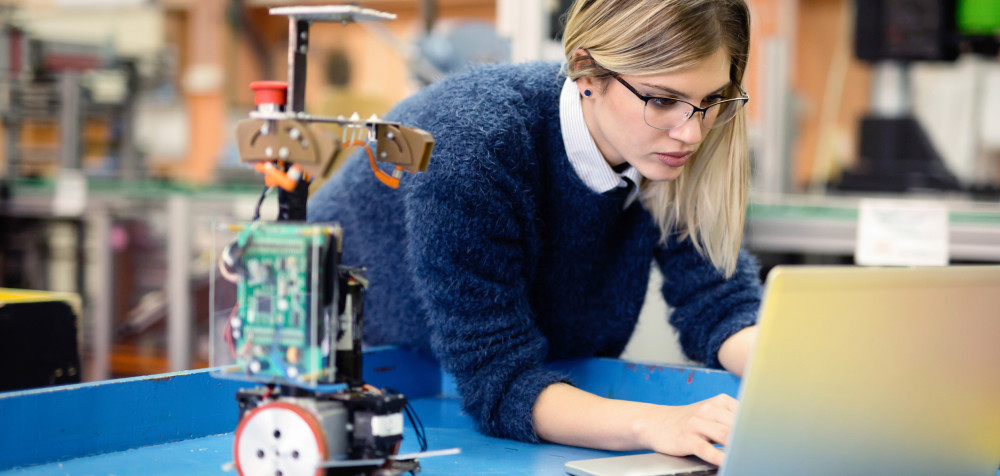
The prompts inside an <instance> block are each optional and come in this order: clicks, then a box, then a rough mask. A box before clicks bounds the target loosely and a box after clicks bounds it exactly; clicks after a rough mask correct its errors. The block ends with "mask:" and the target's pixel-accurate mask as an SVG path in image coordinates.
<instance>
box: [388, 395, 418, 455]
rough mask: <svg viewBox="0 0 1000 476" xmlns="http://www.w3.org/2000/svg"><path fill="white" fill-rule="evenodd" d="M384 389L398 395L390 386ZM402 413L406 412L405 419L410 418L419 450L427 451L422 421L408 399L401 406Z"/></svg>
mask: <svg viewBox="0 0 1000 476" xmlns="http://www.w3.org/2000/svg"><path fill="white" fill-rule="evenodd" d="M385 391H386V392H387V393H391V394H394V395H399V392H397V391H395V390H393V389H391V388H386V389H385ZM403 413H406V419H408V420H410V426H412V427H413V432H414V433H416V434H417V443H418V444H419V445H420V452H421V453H422V452H424V451H427V433H426V431H425V430H424V422H423V421H421V420H420V415H418V414H417V411H416V410H415V409H414V408H413V405H410V401H409V400H407V401H406V405H405V406H404V407H403Z"/></svg>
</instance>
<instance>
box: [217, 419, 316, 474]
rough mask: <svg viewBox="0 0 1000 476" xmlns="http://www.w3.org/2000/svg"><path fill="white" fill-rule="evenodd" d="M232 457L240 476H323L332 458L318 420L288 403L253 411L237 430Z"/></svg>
mask: <svg viewBox="0 0 1000 476" xmlns="http://www.w3.org/2000/svg"><path fill="white" fill-rule="evenodd" d="M233 455H234V456H235V459H236V471H237V472H239V474H240V475H241V476H264V475H266V476H276V475H277V476H298V475H314V476H322V475H323V472H324V470H323V469H322V468H319V464H320V463H322V462H324V461H326V460H327V458H328V456H329V455H328V454H327V443H326V436H325V434H324V433H323V428H322V426H320V424H319V421H317V419H316V417H315V416H314V415H313V414H312V413H311V412H309V411H308V410H306V409H304V408H302V407H299V406H297V405H293V404H291V403H287V402H271V403H267V404H265V405H261V406H259V407H257V408H254V409H253V410H250V412H249V413H247V414H246V416H244V417H243V419H242V420H240V424H239V426H237V427H236V440H235V442H234V443H233Z"/></svg>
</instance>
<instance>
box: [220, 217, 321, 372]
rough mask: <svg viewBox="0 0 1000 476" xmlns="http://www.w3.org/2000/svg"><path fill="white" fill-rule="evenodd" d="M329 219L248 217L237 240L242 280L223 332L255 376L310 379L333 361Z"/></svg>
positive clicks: (242, 361)
mask: <svg viewBox="0 0 1000 476" xmlns="http://www.w3.org/2000/svg"><path fill="white" fill-rule="evenodd" d="M340 236H341V235H340V228H339V227H336V226H331V225H317V224H304V223H297V224H290V223H266V224H262V223H255V224H253V225H250V226H247V227H245V228H243V230H242V231H240V232H239V234H238V237H237V240H236V244H235V246H236V249H237V250H239V251H238V253H239V254H240V267H241V271H242V273H241V279H240V280H239V281H238V283H237V300H238V311H237V313H236V314H235V316H234V319H232V320H231V323H230V325H231V330H230V337H231V342H232V350H233V352H234V354H235V356H236V360H237V364H238V365H240V366H241V368H243V369H244V370H245V371H246V373H247V374H248V375H251V376H253V377H255V378H260V379H262V380H275V381H289V382H303V383H309V382H313V383H315V381H316V380H317V379H322V377H323V376H324V375H326V374H327V373H328V372H327V371H328V370H329V369H331V368H332V367H333V364H334V362H333V358H332V357H331V352H330V348H331V346H330V335H329V328H330V326H329V323H326V322H324V316H325V314H326V313H325V312H324V307H325V302H327V301H328V298H327V297H326V296H325V295H324V290H329V289H331V284H330V283H328V282H326V281H327V280H328V278H327V277H328V276H330V273H329V272H328V270H327V268H328V267H329V266H331V265H332V264H331V263H330V260H329V253H330V252H331V250H336V249H337V248H338V247H339V240H340Z"/></svg>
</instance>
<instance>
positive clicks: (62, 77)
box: [0, 0, 1000, 390]
mask: <svg viewBox="0 0 1000 476" xmlns="http://www.w3.org/2000/svg"><path fill="white" fill-rule="evenodd" d="M748 2H749V4H750V5H751V8H752V11H753V33H752V35H753V36H752V51H751V59H750V64H749V70H748V75H747V78H746V80H745V89H746V90H747V92H748V93H749V96H750V98H751V100H750V102H749V104H748V117H749V119H750V130H751V144H750V145H751V152H752V160H753V177H752V181H753V191H752V195H751V202H752V203H751V205H750V207H749V208H748V214H747V225H746V229H745V238H744V246H745V247H747V248H748V249H749V250H751V251H753V252H755V253H756V254H757V255H758V256H759V257H760V258H761V261H762V263H763V264H764V272H765V273H766V270H767V269H769V268H770V267H771V266H774V265H776V264H782V263H811V264H824V263H831V264H832V263H854V262H856V261H857V259H856V258H857V256H856V254H857V253H858V250H859V249H860V247H862V246H863V243H862V241H863V240H862V238H864V237H863V236H862V235H863V233H862V230H861V228H862V227H861V223H862V222H863V221H864V220H863V217H864V216H866V212H865V210H866V207H871V206H873V205H872V203H876V204H877V206H882V207H885V206H889V207H893V206H895V207H896V209H898V210H904V211H905V210H907V209H908V207H910V206H911V205H912V206H914V207H917V208H920V207H924V208H930V209H931V211H932V212H933V210H934V209H935V207H938V208H936V209H937V210H943V211H944V213H945V214H946V215H945V216H946V218H945V224H944V227H945V228H947V233H945V234H944V235H945V241H944V244H943V246H944V247H945V250H944V251H945V253H946V254H945V258H944V261H945V262H944V263H937V264H946V263H985V262H1000V56H998V38H1000V1H998V0H951V1H943V0H910V1H905V2H900V1H878V0H857V1H851V0H748ZM328 3H334V2H315V1H311V0H298V1H267V0H30V1H29V0H20V1H16V0H0V118H2V127H0V143H2V145H0V170H2V179H0V288H13V289H24V290H35V291H44V293H37V294H32V293H17V292H9V293H7V294H5V293H0V304H5V305H3V306H0V348H3V349H5V350H4V353H2V354H0V356H2V357H0V390H4V389H11V388H23V387H27V386H38V385H47V384H58V383H69V382H74V381H92V380H102V379H107V378H116V377H126V376H135V375H145V374H152V373H161V372H167V371H173V370H183V369H191V368H202V367H206V366H208V365H209V364H210V356H209V354H210V349H211V348H212V346H213V345H212V341H211V337H210V335H209V324H208V322H209V316H210V315H211V308H212V306H213V302H212V298H211V297H210V295H209V294H210V293H209V290H210V283H211V281H212V275H213V273H214V272H215V267H214V266H213V252H214V251H215V249H214V248H215V247H216V245H215V244H214V241H213V239H214V234H215V230H216V229H217V228H218V223H221V222H238V221H246V220H249V219H250V218H251V216H252V213H253V210H254V208H255V205H256V202H257V200H258V198H259V196H260V190H261V187H262V182H263V181H262V179H261V176H260V175H258V174H256V172H254V171H253V170H252V169H251V168H249V167H247V166H244V165H243V164H241V163H240V161H239V156H238V154H237V150H236V144H235V142H234V141H235V134H234V129H235V124H236V122H237V121H239V120H242V119H245V118H246V117H247V114H248V112H249V111H251V110H252V109H253V108H254V103H253V96H252V93H251V91H250V89H249V88H248V84H249V83H250V82H251V81H256V80H264V79H268V80H285V78H286V74H287V71H286V70H285V69H286V68H285V65H286V61H287V58H286V49H287V42H288V37H287V30H288V24H287V19H286V18H285V17H282V16H271V15H269V14H268V9H269V8H270V7H275V6H287V5H297V4H307V5H317V4H328ZM351 3H353V4H357V5H360V6H363V7H370V8H375V9H378V10H382V11H386V12H390V13H394V14H396V15H398V18H397V19H396V20H395V21H391V22H365V23H361V24H350V25H346V26H342V25H339V24H326V23H322V24H316V25H315V26H314V27H313V28H312V30H311V38H310V42H309V53H308V58H309V63H308V64H309V66H308V77H307V82H306V84H307V87H306V109H307V111H309V112H311V113H314V114H322V115H340V114H343V115H345V116H350V115H351V114H352V113H354V112H357V113H359V115H360V116H361V117H363V118H366V117H369V116H371V115H372V114H377V115H379V116H381V115H382V114H384V113H385V112H386V111H387V110H388V109H389V108H390V107H391V106H392V104H394V103H395V102H397V101H399V100H400V99H402V98H405V97H407V96H408V95H410V94H412V93H413V92H414V91H416V90H418V89H419V88H421V87H423V86H425V85H427V84H430V83H432V82H434V81H436V80H438V79H439V78H441V77H442V76H444V75H446V74H448V73H450V72H453V71H456V70H459V69H461V68H463V67H466V66H468V65H470V64H474V63H478V62H501V61H515V62H519V61H528V60H535V59H559V58H560V57H561V54H562V53H561V47H560V45H559V42H558V33H559V16H560V15H561V14H562V12H563V11H564V10H565V9H566V8H567V6H568V4H569V2H568V1H566V0H546V1H530V0H409V1H404V0H368V1H359V2H351ZM331 132H332V133H337V132H338V131H337V130H331ZM872 199H877V200H876V201H875V202H873V201H872ZM886 204H889V205H886ZM893 204H895V205H893ZM275 209H276V204H275V203H274V202H273V197H272V198H271V199H269V200H268V201H267V202H265V206H264V212H263V216H264V217H265V218H266V217H270V216H273V215H274V214H275ZM880 209H884V208H880ZM930 215H933V213H930V214H928V213H925V214H924V215H920V216H923V217H925V218H926V217H927V216H930ZM926 219H927V220H930V218H926ZM866 226H867V225H866ZM928 246H931V245H928ZM660 280H661V278H660V277H659V276H658V275H657V274H656V273H654V275H653V277H652V279H651V283H650V293H649V299H648V300H647V304H646V307H645V308H644V310H643V314H642V317H641V319H640V325H639V327H638V328H637V330H636V333H635V335H634V337H633V340H632V342H631V343H630V345H629V346H628V348H627V349H626V352H625V354H624V355H623V357H624V358H627V359H635V360H641V361H655V362H665V363H684V362H685V360H684V357H683V356H682V355H681V354H680V352H679V351H678V349H677V345H676V335H675V333H674V332H673V330H672V329H671V328H670V327H669V326H668V325H667V323H666V316H667V313H668V312H669V310H668V309H667V308H666V305H665V304H664V303H663V301H662V298H661V297H660V296H659V293H658V289H659V284H658V283H659V282H660ZM24 302H38V303H48V304H45V305H46V306H49V307H46V308H45V309H46V311H45V312H41V311H39V309H40V308H38V307H32V306H26V305H24V304H23V303H24ZM53 302H55V303H63V304H61V305H59V304H55V305H53V304H51V303H53ZM15 303H17V304H19V305H18V306H15V305H13V304H15ZM52 306H54V307H52ZM50 316H51V317H50ZM74 336H75V342H74ZM53 355H55V357H53ZM46 359H48V360H52V361H51V362H48V360H46ZM42 360H46V362H47V363H46V364H45V365H29V364H30V363H35V362H41V361H42ZM25 374H31V375H25ZM22 382H27V383H22ZM37 382H41V383H37Z"/></svg>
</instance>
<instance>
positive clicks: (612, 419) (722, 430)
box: [532, 383, 736, 465]
mask: <svg viewBox="0 0 1000 476" xmlns="http://www.w3.org/2000/svg"><path fill="white" fill-rule="evenodd" d="M735 412H736V400H735V399H733V398H732V397H730V396H728V395H718V396H715V397H712V398H710V399H708V400H704V401H701V402H697V403H693V404H691V405H684V406H666V405H655V404H652V403H639V402H628V401H623V400H611V399H608V398H603V397H599V396H597V395H593V394H591V393H587V392H585V391H583V390H580V389H578V388H575V387H572V386H570V385H568V384H564V383H557V384H553V385H550V386H548V387H547V388H546V389H545V390H543V391H542V393H541V394H539V396H538V400H536V401H535V406H534V409H533V412H532V415H533V419H534V425H535V431H536V432H537V433H538V436H539V437H541V438H543V439H545V440H548V441H551V442H553V443H560V444H564V445H574V446H583V447H588V448H597V449H605V450H615V451H629V450H653V451H657V452H660V453H665V454H670V455H676V456H686V455H691V454H693V455H695V456H698V457H699V458H701V459H703V460H705V461H708V462H710V463H713V464H716V465H720V464H722V459H723V452H722V450H720V449H719V448H716V447H715V446H713V443H725V442H726V439H727V438H728V437H729V429H730V428H731V427H732V423H733V416H734V414H735Z"/></svg>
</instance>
